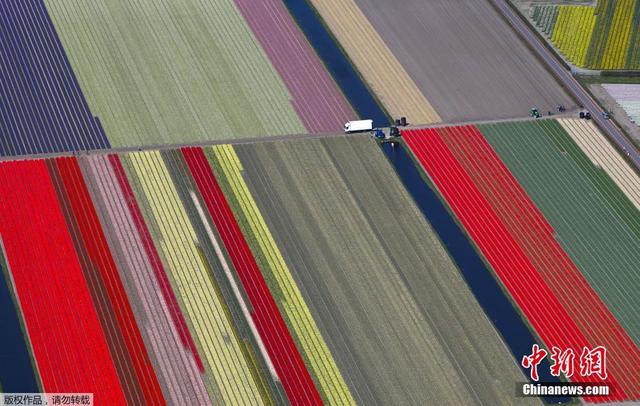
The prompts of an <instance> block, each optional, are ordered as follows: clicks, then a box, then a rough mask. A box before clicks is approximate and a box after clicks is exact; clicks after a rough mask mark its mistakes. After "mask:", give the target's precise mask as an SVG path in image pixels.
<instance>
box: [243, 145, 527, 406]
mask: <svg viewBox="0 0 640 406" xmlns="http://www.w3.org/2000/svg"><path fill="white" fill-rule="evenodd" d="M234 149H235V151H236V152H237V154H238V157H239V159H240V163H241V165H242V174H243V179H244V180H245V182H246V183H247V186H248V187H249V190H250V191H251V194H252V196H253V197H254V199H255V201H256V204H257V206H258V207H259V208H260V212H261V214H262V216H264V220H265V222H266V223H267V224H268V225H269V229H270V230H271V232H272V235H273V238H274V239H275V241H276V242H277V244H278V247H279V248H280V250H281V251H282V254H283V256H284V258H285V259H286V262H287V265H288V268H289V270H290V271H291V273H292V276H293V278H294V279H295V281H296V282H297V285H298V286H299V287H300V291H301V292H302V295H303V296H304V299H305V301H306V303H307V304H308V306H309V309H310V311H311V313H312V315H313V317H314V318H315V320H316V321H317V325H318V328H319V329H320V332H321V333H322V335H323V337H325V339H326V342H327V345H328V347H329V349H330V351H331V354H332V355H333V357H334V358H335V360H336V363H337V365H338V366H339V367H340V370H341V372H342V374H343V376H344V378H345V379H346V381H347V384H348V386H349V389H350V392H351V394H352V396H353V398H354V399H355V400H356V402H357V403H361V404H407V403H420V404H423V403H429V402H431V403H437V404H467V403H473V402H474V399H475V400H476V401H478V402H481V403H486V404H509V399H508V398H509V395H508V393H509V389H508V388H509V387H511V384H510V383H509V382H512V381H513V380H522V379H524V376H523V375H522V373H521V372H520V371H519V370H518V368H517V366H516V365H515V363H514V362H513V358H512V357H511V355H509V353H508V352H507V351H505V349H504V345H503V344H502V342H501V340H500V338H499V335H498V334H497V332H496V331H495V329H494V327H493V326H492V325H491V323H490V322H489V319H488V318H487V317H486V316H484V314H483V312H482V309H481V308H480V306H479V305H478V303H477V301H476V300H475V298H474V296H473V294H472V293H471V291H470V289H469V287H468V286H467V285H466V283H465V281H464V279H463V278H462V277H461V275H460V272H459V270H458V269H457V267H456V265H455V264H454V262H453V261H452V259H451V258H450V256H449V255H448V254H447V252H446V250H445V249H444V247H443V245H442V243H441V242H440V240H439V239H438V236H437V234H436V233H435V232H434V231H433V230H432V229H431V228H430V226H429V223H428V222H427V220H426V219H425V218H424V217H422V214H421V213H420V211H419V210H418V209H417V207H416V205H415V203H414V202H413V200H412V199H411V197H410V195H409V194H408V192H407V191H406V190H405V189H404V186H403V184H402V182H401V181H400V179H399V178H398V177H397V176H395V174H394V171H393V168H392V167H391V165H390V164H389V162H387V160H386V158H385V156H384V155H383V154H382V153H381V151H380V148H379V146H378V145H377V144H376V143H375V142H374V141H372V140H370V139H367V138H366V137H344V138H332V139H327V140H317V139H316V140H296V141H286V142H277V143H260V144H251V145H238V146H235V147H234ZM381 176H383V178H384V181H382V180H381V179H382V178H381ZM470 331H473V334H470V333H469V332H470ZM474 348H475V349H477V348H482V349H483V350H482V355H479V353H478V352H477V351H476V350H474ZM416 371H419V372H416ZM497 371H501V372H499V373H498V372H497ZM489 377H492V378H489ZM495 378H497V379H495ZM425 382H429V385H425V384H424V383H425ZM476 396H478V397H476ZM477 399H480V400H477ZM527 401H529V400H527ZM531 401H532V402H531V403H533V400H531Z"/></svg>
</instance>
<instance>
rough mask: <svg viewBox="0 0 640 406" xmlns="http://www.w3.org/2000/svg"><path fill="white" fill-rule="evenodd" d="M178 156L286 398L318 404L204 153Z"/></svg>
mask: <svg viewBox="0 0 640 406" xmlns="http://www.w3.org/2000/svg"><path fill="white" fill-rule="evenodd" d="M181 152H182V155H183V157H184V161H185V162H186V164H187V166H188V168H189V171H190V172H191V175H192V176H193V179H194V181H195V184H196V185H197V189H198V191H199V192H200V194H201V195H202V198H203V201H204V204H205V206H206V208H207V210H208V212H209V215H210V216H211V218H212V219H213V222H214V224H215V226H216V228H217V230H218V232H219V233H220V237H221V240H222V243H223V244H224V246H225V247H226V249H227V252H228V253H229V256H230V258H231V262H232V263H233V266H234V268H235V270H236V272H237V274H238V278H239V280H240V281H241V283H242V285H243V287H244V290H245V292H246V294H247V297H248V299H249V302H250V303H251V306H252V311H251V318H252V320H253V322H254V323H255V325H256V328H257V331H258V333H259V334H260V336H261V337H262V339H263V341H264V345H265V347H266V351H267V353H268V356H269V357H270V359H271V362H273V365H274V369H275V371H276V373H277V377H278V380H279V381H280V383H282V386H283V388H284V390H285V392H286V394H287V397H288V398H289V400H290V401H291V402H292V403H294V404H321V403H322V400H321V398H320V395H319V393H318V391H317V388H316V387H315V384H314V382H313V380H312V379H311V376H310V375H309V372H308V371H307V369H306V367H305V365H304V362H303V360H302V358H301V356H300V353H299V352H298V350H297V349H296V347H295V343H294V342H293V339H292V338H291V335H290V333H289V331H288V329H287V327H286V324H285V322H284V320H283V318H282V315H281V314H280V312H279V310H278V308H277V306H276V304H275V301H274V299H273V297H272V295H271V293H270V292H269V289H268V287H267V285H266V282H265V280H264V277H263V276H262V274H261V273H260V269H259V268H258V265H257V263H256V261H255V258H254V256H253V254H252V253H251V251H250V249H249V246H248V244H247V242H246V240H245V238H244V236H243V235H242V231H241V230H240V227H239V226H238V223H237V220H236V219H235V217H234V216H233V212H232V211H231V208H230V207H229V204H228V202H227V200H226V197H225V196H224V195H223V193H222V190H221V189H220V186H219V184H218V182H217V180H216V178H215V176H214V174H213V171H212V169H211V167H210V166H209V164H208V161H207V158H206V156H205V154H204V151H203V150H202V149H201V148H197V147H196V148H184V149H182V150H181Z"/></svg>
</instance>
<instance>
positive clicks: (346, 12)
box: [310, 0, 440, 123]
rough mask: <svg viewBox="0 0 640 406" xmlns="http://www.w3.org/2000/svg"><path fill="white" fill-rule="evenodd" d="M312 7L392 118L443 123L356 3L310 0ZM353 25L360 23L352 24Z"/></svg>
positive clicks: (351, 0)
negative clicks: (401, 117)
mask: <svg viewBox="0 0 640 406" xmlns="http://www.w3.org/2000/svg"><path fill="white" fill-rule="evenodd" d="M310 3H311V4H312V5H313V6H314V7H315V9H316V10H317V12H318V13H319V14H320V16H321V17H322V19H323V20H324V22H325V23H326V24H327V26H328V28H329V30H330V31H331V33H332V34H333V35H335V37H336V39H337V40H338V42H339V43H340V45H341V46H342V47H343V48H344V49H345V52H346V53H347V54H348V55H349V58H350V59H351V62H352V63H353V64H354V65H355V67H357V69H358V71H359V72H360V73H361V74H362V76H363V78H364V80H365V81H366V82H367V84H368V85H369V86H370V87H371V89H372V90H373V91H374V92H375V94H376V96H377V97H379V98H380V101H381V102H382V105H384V107H385V109H386V110H387V111H388V112H389V113H390V114H391V115H392V116H394V117H399V116H407V117H410V118H411V120H412V121H413V122H416V123H432V122H436V121H440V117H439V115H438V113H437V112H436V111H435V110H434V108H433V106H432V105H431V104H430V102H429V101H428V100H427V99H426V98H425V96H424V95H423V93H422V92H421V90H420V89H419V88H418V86H417V85H416V83H415V82H414V80H413V79H412V78H411V76H410V75H409V74H408V72H407V70H406V69H405V67H404V66H403V65H402V64H401V63H400V62H399V61H398V59H397V58H396V56H395V55H394V54H393V52H392V51H391V49H390V48H389V46H388V45H387V44H386V43H385V40H384V39H383V38H382V36H381V35H380V33H378V32H377V31H376V28H375V27H374V26H373V24H372V23H371V22H370V21H369V19H368V18H367V16H366V15H365V14H364V13H363V12H362V10H361V9H360V8H359V6H358V4H357V2H356V1H355V0H347V1H339V0H311V2H310ZM354 21H357V22H358V23H357V24H353V22H354ZM371 55H375V56H376V57H375V58H372V57H371Z"/></svg>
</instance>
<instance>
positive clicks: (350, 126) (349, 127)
mask: <svg viewBox="0 0 640 406" xmlns="http://www.w3.org/2000/svg"><path fill="white" fill-rule="evenodd" d="M371 130H373V120H356V121H349V122H348V123H345V125H344V132H345V133H347V134H349V133H357V132H361V131H371Z"/></svg>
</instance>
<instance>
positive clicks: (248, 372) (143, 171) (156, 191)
mask: <svg viewBox="0 0 640 406" xmlns="http://www.w3.org/2000/svg"><path fill="white" fill-rule="evenodd" d="M125 164H126V165H125V166H126V167H127V169H128V174H129V177H130V178H132V179H137V184H136V182H134V190H135V191H136V195H137V200H138V201H140V202H144V201H146V202H147V203H148V204H145V205H142V209H143V212H144V215H145V220H146V221H147V224H150V225H151V227H150V229H151V230H152V232H153V233H154V234H155V235H154V239H155V242H156V246H157V248H158V251H159V253H160V255H161V257H162V258H163V262H164V265H165V267H166V268H167V271H168V274H169V276H170V279H171V281H172V285H173V289H174V291H175V292H176V295H177V296H178V298H179V300H180V302H181V308H182V310H183V312H184V315H185V318H186V319H187V320H188V322H190V323H189V324H190V330H191V332H192V334H193V335H194V340H195V341H196V345H197V347H198V350H199V353H200V356H201V358H202V361H203V363H204V365H205V370H206V373H207V376H209V377H210V379H207V381H206V382H207V389H208V391H209V394H210V396H211V399H212V401H213V403H214V404H218V403H224V404H237V405H247V404H263V403H264V402H263V400H264V399H263V396H264V389H263V387H262V384H261V382H258V381H257V380H256V376H255V373H254V372H253V369H255V366H254V365H253V363H252V362H251V360H249V361H248V360H247V359H246V358H247V357H246V349H245V348H244V347H243V346H244V345H245V343H244V341H243V340H242V339H241V338H240V336H239V335H238V333H237V331H236V329H235V327H234V325H233V322H232V320H231V317H230V313H229V311H228V309H227V308H226V305H225V303H224V300H223V298H222V297H221V294H220V293H219V290H218V287H217V286H216V285H215V282H214V281H213V279H212V278H211V277H210V268H209V264H208V263H207V260H206V259H205V257H204V256H203V255H202V252H201V248H200V242H199V241H198V237H197V234H196V232H195V230H194V228H193V225H192V224H191V222H190V220H189V217H188V214H187V212H186V210H185V207H184V205H183V203H182V201H181V200H180V197H179V195H178V191H177V190H176V187H175V185H174V182H173V180H172V178H171V175H170V173H169V170H168V168H167V166H166V164H165V162H164V160H163V158H162V156H161V155H160V153H159V152H156V151H154V152H141V153H133V154H130V155H128V156H127V158H126V160H125Z"/></svg>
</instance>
